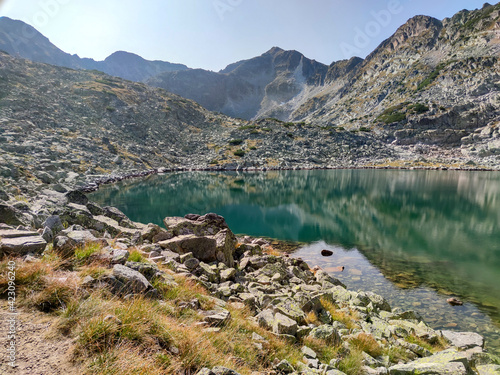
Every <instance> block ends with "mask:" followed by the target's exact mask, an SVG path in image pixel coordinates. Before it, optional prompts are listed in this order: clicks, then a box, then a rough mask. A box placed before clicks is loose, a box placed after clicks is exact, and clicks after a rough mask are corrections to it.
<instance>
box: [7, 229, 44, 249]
mask: <svg viewBox="0 0 500 375" xmlns="http://www.w3.org/2000/svg"><path fill="white" fill-rule="evenodd" d="M45 246H47V242H46V241H45V240H44V239H43V238H42V236H40V235H39V234H38V233H37V232H28V231H18V230H12V229H5V230H0V255H3V254H7V255H14V256H22V255H26V254H28V253H35V254H36V253H41V252H42V251H43V250H44V249H45Z"/></svg>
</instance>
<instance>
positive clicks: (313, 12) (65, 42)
mask: <svg viewBox="0 0 500 375" xmlns="http://www.w3.org/2000/svg"><path fill="white" fill-rule="evenodd" d="M483 3H484V0H478V1H476V0H146V1H138V0H3V1H2V0H0V15H2V16H7V17H10V18H14V19H20V20H22V21H24V22H26V23H29V24H30V25H32V26H34V27H35V28H36V29H37V30H38V31H40V32H41V33H42V34H44V35H45V36H46V37H48V38H49V39H50V40H51V42H52V43H54V44H55V45H56V46H58V47H59V48H61V49H62V50H63V51H65V52H69V53H76V54H78V55H79V56H80V57H91V58H94V59H96V60H103V59H104V58H106V57H107V56H108V55H110V54H111V53H113V52H115V51H117V50H124V51H129V52H134V53H137V54H139V55H141V56H143V57H144V58H146V59H150V60H165V61H170V62H178V63H183V64H186V65H188V66H189V67H192V68H204V69H210V70H214V71H218V70H220V69H222V68H224V67H225V66H226V65H228V64H230V63H233V62H236V61H239V60H243V59H248V58H252V57H255V56H258V55H261V54H262V53H264V52H266V51H267V50H269V49H270V48H271V47H273V46H279V47H281V48H283V49H294V50H297V51H300V52H302V53H303V54H304V55H306V56H307V57H309V58H311V59H315V60H317V61H320V62H322V63H325V64H330V63H332V62H333V61H336V60H341V59H345V58H349V57H351V56H353V55H357V56H360V57H365V56H366V55H367V54H368V53H370V52H371V51H372V50H373V49H375V48H376V47H377V45H379V44H380V42H382V41H383V40H384V39H386V38H387V37H389V36H390V35H392V34H393V33H394V31H396V29H397V28H398V27H399V26H401V25H402V24H403V23H405V22H406V21H407V20H408V19H409V18H411V17H413V16H415V15H418V14H424V15H429V16H433V17H436V18H439V19H443V18H445V17H449V16H452V15H453V14H455V13H456V12H457V11H459V10H461V9H469V10H472V9H476V8H481V7H482V5H483Z"/></svg>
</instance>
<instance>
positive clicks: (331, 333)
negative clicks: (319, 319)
mask: <svg viewBox="0 0 500 375" xmlns="http://www.w3.org/2000/svg"><path fill="white" fill-rule="evenodd" d="M309 337H312V338H314V339H321V340H325V341H326V342H327V343H329V344H332V345H337V344H339V343H340V334H339V333H338V332H337V330H336V329H335V328H333V326H331V325H328V324H324V325H321V326H319V327H316V328H313V329H312V331H311V332H310V333H309Z"/></svg>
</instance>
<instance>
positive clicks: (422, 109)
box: [412, 103, 429, 113]
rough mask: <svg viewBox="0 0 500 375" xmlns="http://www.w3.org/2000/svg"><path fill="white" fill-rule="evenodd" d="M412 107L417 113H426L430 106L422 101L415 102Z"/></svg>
mask: <svg viewBox="0 0 500 375" xmlns="http://www.w3.org/2000/svg"><path fill="white" fill-rule="evenodd" d="M412 109H413V110H414V111H415V112H416V113H425V112H427V111H429V107H427V106H426V105H425V104H422V103H417V104H415V105H414V106H412Z"/></svg>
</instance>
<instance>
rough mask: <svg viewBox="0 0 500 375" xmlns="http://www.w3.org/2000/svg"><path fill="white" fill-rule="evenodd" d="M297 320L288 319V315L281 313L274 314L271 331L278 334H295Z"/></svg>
mask: <svg viewBox="0 0 500 375" xmlns="http://www.w3.org/2000/svg"><path fill="white" fill-rule="evenodd" d="M297 329H298V326H297V322H296V321H295V320H293V319H290V318H289V317H288V316H286V315H283V314H281V313H276V314H275V315H274V321H273V332H274V333H276V334H278V335H291V336H295V334H296V333H297Z"/></svg>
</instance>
